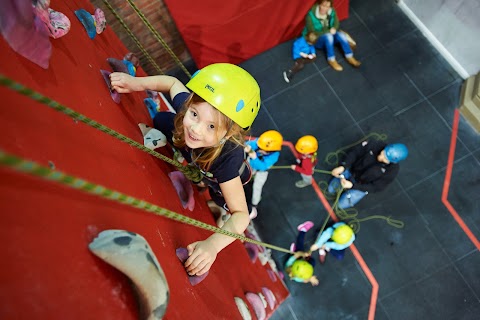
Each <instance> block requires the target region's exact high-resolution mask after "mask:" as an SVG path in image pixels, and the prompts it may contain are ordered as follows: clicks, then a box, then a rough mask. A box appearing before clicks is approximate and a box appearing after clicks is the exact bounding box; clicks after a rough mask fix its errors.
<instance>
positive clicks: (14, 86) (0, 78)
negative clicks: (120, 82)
mask: <svg viewBox="0 0 480 320" xmlns="http://www.w3.org/2000/svg"><path fill="white" fill-rule="evenodd" d="M0 85H2V86H5V87H8V88H9V89H11V90H13V91H16V92H18V93H20V94H22V95H24V96H27V97H29V98H31V99H33V100H35V101H38V102H40V103H42V104H44V105H46V106H48V107H50V108H52V109H54V110H56V111H58V112H61V113H63V114H65V115H67V116H69V117H71V118H73V119H75V120H78V121H81V122H83V123H85V124H87V125H89V126H90V127H93V128H95V129H97V130H100V131H101V132H103V133H106V134H108V135H110V136H112V137H114V138H116V139H118V140H120V141H122V142H125V143H127V144H129V145H131V146H132V147H135V148H137V149H139V150H142V151H144V152H147V153H149V154H151V155H152V156H154V157H156V158H158V159H160V160H162V161H165V162H167V163H169V164H171V165H173V166H175V167H176V168H177V169H178V170H180V171H182V172H183V174H184V175H185V177H187V178H188V179H189V180H191V181H193V182H194V183H199V182H200V181H201V180H202V173H201V172H200V170H199V169H198V168H197V167H195V166H194V165H187V166H184V165H182V164H181V163H179V162H178V161H176V160H174V159H170V158H168V157H166V156H164V155H163V154H160V153H158V152H156V151H153V150H150V149H149V148H147V147H145V146H144V145H143V144H140V143H138V142H136V141H135V140H132V139H130V138H129V137H127V136H124V135H123V134H121V133H119V132H117V131H115V130H113V129H110V128H109V127H107V126H105V125H103V124H100V123H98V122H96V121H94V120H92V119H90V118H88V117H87V116H84V115H82V114H80V113H78V112H76V111H75V110H72V109H70V108H68V107H66V106H64V105H62V104H60V103H58V102H56V101H54V100H52V99H50V98H48V97H46V96H44V95H42V94H40V93H38V92H36V91H34V90H32V89H30V88H27V87H25V86H24V85H22V84H20V83H18V82H16V81H14V80H12V79H10V78H8V77H6V76H4V75H2V74H0Z"/></svg>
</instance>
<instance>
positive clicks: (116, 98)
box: [100, 70, 120, 103]
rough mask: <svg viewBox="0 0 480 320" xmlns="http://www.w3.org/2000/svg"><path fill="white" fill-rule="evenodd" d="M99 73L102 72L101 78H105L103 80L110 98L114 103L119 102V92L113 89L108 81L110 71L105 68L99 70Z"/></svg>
mask: <svg viewBox="0 0 480 320" xmlns="http://www.w3.org/2000/svg"><path fill="white" fill-rule="evenodd" d="M100 73H101V74H102V76H103V80H105V82H106V84H107V86H108V90H109V91H110V96H111V97H112V100H113V101H115V102H116V103H120V93H118V92H117V91H115V90H114V89H113V88H112V83H111V82H110V73H111V72H109V71H107V70H100Z"/></svg>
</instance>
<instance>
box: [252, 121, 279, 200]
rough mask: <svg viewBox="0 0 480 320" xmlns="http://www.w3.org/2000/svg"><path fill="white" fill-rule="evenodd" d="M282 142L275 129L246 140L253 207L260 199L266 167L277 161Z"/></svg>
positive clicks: (265, 179) (266, 173) (265, 177)
mask: <svg viewBox="0 0 480 320" xmlns="http://www.w3.org/2000/svg"><path fill="white" fill-rule="evenodd" d="M282 143H283V137H282V135H281V134H280V132H278V131H275V130H269V131H265V132H264V133H262V134H261V135H260V137H258V138H257V139H254V140H250V141H247V142H246V147H245V152H246V153H247V154H248V162H249V164H250V166H251V167H252V169H253V191H252V206H253V207H257V206H258V203H259V202H260V200H261V199H262V189H263V186H264V185H265V182H267V178H268V169H270V168H271V167H272V166H273V165H274V164H275V163H277V161H278V158H279V157H280V150H281V149H282Z"/></svg>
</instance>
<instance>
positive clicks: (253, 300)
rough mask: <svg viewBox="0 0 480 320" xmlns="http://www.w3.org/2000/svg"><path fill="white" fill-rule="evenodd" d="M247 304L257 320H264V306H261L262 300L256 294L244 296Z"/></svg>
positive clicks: (265, 315)
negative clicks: (251, 308)
mask: <svg viewBox="0 0 480 320" xmlns="http://www.w3.org/2000/svg"><path fill="white" fill-rule="evenodd" d="M245 297H246V298H247V301H248V303H250V305H251V306H252V307H253V311H254V312H255V315H256V316H257V319H258V320H265V318H266V317H267V313H266V311H265V306H264V305H263V302H262V299H261V298H260V297H259V296H258V294H256V293H252V292H247V293H246V294H245Z"/></svg>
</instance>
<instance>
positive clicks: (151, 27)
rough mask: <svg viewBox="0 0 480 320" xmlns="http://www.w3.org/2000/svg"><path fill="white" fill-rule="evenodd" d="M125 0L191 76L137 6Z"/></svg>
mask: <svg viewBox="0 0 480 320" xmlns="http://www.w3.org/2000/svg"><path fill="white" fill-rule="evenodd" d="M104 1H106V0H104ZM127 2H128V4H130V6H131V7H132V9H133V10H134V11H135V12H136V13H137V15H138V16H139V17H140V19H142V21H143V23H145V25H146V26H147V28H148V29H149V30H150V32H152V34H153V36H154V37H155V39H157V40H158V41H159V42H160V43H161V44H162V46H163V47H164V48H165V50H167V52H168V53H169V54H170V56H171V57H172V58H173V60H175V62H176V63H177V65H178V66H179V67H180V68H181V69H182V70H183V72H185V74H186V75H187V76H188V77H189V78H191V77H192V75H191V74H190V72H188V70H187V68H185V66H184V65H183V63H182V62H181V61H180V59H178V57H177V56H176V55H175V53H174V52H173V51H172V49H170V47H169V46H168V44H167V43H166V42H165V40H163V38H162V36H161V35H160V34H159V33H158V32H157V30H155V28H153V26H152V24H151V23H150V22H149V21H148V19H147V18H146V17H145V15H144V14H143V13H142V12H141V11H140V9H138V7H137V6H136V5H135V3H133V1H132V0H127Z"/></svg>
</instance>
